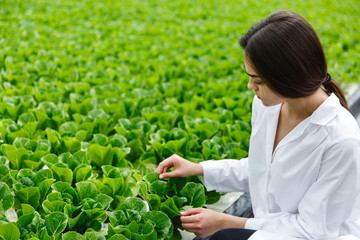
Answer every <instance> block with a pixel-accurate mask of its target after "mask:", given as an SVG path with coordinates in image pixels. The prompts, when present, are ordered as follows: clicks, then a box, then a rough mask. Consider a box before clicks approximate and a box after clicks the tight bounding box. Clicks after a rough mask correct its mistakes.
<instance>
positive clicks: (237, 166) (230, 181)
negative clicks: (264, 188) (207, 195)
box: [200, 158, 249, 192]
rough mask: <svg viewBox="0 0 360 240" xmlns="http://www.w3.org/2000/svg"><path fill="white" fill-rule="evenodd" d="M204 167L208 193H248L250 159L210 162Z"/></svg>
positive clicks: (204, 178) (202, 163)
mask: <svg viewBox="0 0 360 240" xmlns="http://www.w3.org/2000/svg"><path fill="white" fill-rule="evenodd" d="M200 164H201V165H202V167H203V170H204V171H203V172H204V174H203V177H202V180H203V183H204V185H205V187H206V189H207V190H208V191H211V190H216V191H217V192H248V191H249V181H248V178H249V175H248V159H247V158H243V159H241V160H232V159H229V160H208V161H205V162H201V163H200Z"/></svg>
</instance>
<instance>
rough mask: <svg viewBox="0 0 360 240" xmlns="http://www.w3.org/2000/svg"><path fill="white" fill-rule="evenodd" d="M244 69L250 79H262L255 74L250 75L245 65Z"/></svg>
mask: <svg viewBox="0 0 360 240" xmlns="http://www.w3.org/2000/svg"><path fill="white" fill-rule="evenodd" d="M244 68H245V72H246V74H247V75H248V76H249V77H253V78H260V77H259V76H257V75H254V74H250V73H248V72H247V71H246V67H245V64H244Z"/></svg>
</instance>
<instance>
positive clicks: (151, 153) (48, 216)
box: [0, 84, 251, 240]
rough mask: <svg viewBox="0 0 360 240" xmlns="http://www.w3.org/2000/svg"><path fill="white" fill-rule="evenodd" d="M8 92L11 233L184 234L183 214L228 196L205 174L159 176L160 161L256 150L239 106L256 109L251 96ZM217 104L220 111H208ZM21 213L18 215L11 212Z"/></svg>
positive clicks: (5, 174)
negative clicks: (165, 98) (61, 99)
mask: <svg viewBox="0 0 360 240" xmlns="http://www.w3.org/2000/svg"><path fill="white" fill-rule="evenodd" d="M73 85H74V84H73ZM75 85H76V84H75ZM83 86H84V84H82V87H83ZM210 86H211V85H210ZM32 90H33V91H36V90H37V89H36V87H33V88H32ZM214 90H215V89H214ZM137 91H146V90H145V89H137ZM64 92H65V91H64ZM64 92H61V93H62V94H66V93H64ZM90 92H91V91H90ZM4 93H5V94H6V95H7V97H4V101H3V102H1V103H0V104H1V107H0V108H1V112H0V114H1V118H2V120H0V138H1V146H0V155H1V157H0V209H1V211H0V235H1V236H2V237H3V238H4V239H11V240H12V239H19V238H20V239H33V240H35V239H41V240H42V239H45V240H48V239H49V240H50V239H51V240H55V239H112V240H114V239H171V238H172V239H181V236H180V234H179V232H178V231H177V230H178V229H181V223H180V212H181V211H184V210H186V209H187V208H192V207H202V206H203V205H204V204H205V203H207V204H211V203H215V202H217V201H218V200H219V198H220V194H219V193H215V192H206V191H205V189H204V187H203V185H202V184H201V181H200V179H199V177H191V178H184V179H181V178H175V179H169V180H166V181H165V180H160V179H159V177H158V173H156V172H155V171H154V169H155V167H156V166H157V164H158V163H159V162H160V161H162V160H163V159H165V158H167V157H169V156H171V155H172V154H174V153H176V154H179V155H181V156H183V157H185V158H187V159H189V160H191V161H194V162H199V161H203V160H204V159H223V158H234V159H240V158H242V157H244V156H246V155H247V148H248V139H249V132H250V124H249V121H250V114H249V113H248V112H249V111H248V110H245V109H244V108H242V109H240V108H239V107H238V106H240V105H241V106H246V108H250V105H251V95H249V94H248V93H244V94H242V95H241V94H240V95H239V98H238V99H233V98H228V97H219V98H214V99H210V98H209V100H212V102H211V103H208V102H207V101H206V100H204V99H202V100H201V101H202V104H203V105H202V106H200V107H199V104H200V103H196V102H195V103H194V105H191V104H188V105H189V106H190V105H191V106H192V107H190V108H186V107H183V108H181V107H180V106H174V105H170V104H163V106H161V104H159V105H155V106H154V107H152V108H146V107H143V106H139V105H140V104H141V103H144V102H146V101H147V100H149V101H152V100H153V99H151V98H147V97H141V96H140V97H138V98H132V99H130V98H104V95H96V96H94V97H92V98H91V101H90V99H89V101H86V100H85V101H79V102H78V103H75V102H73V103H72V102H70V103H65V104H64V103H58V104H56V103H54V102H52V101H49V100H47V101H42V102H38V101H39V100H38V99H37V98H36V97H34V96H31V95H28V96H26V95H25V96H24V95H23V96H17V95H16V93H14V95H13V96H10V95H11V93H12V92H10V91H8V90H5V91H4ZM47 94H51V93H44V94H43V95H42V97H43V98H46V97H47ZM84 95H85V94H84ZM111 95H113V93H112V94H111ZM98 96H99V98H97V97H98ZM105 96H109V95H107V94H106V95H105ZM154 96H155V98H156V97H159V96H161V95H160V93H159V94H155V95H154ZM101 98H102V99H101ZM94 102H96V104H94ZM213 102H215V104H218V107H217V108H215V110H214V111H213V112H209V111H205V110H203V109H202V108H206V107H208V108H210V105H211V104H214V103H213ZM175 103H176V102H175ZM112 104H113V105H112ZM177 104H179V103H177ZM119 105H121V106H123V108H122V107H119ZM160 106H161V107H160ZM119 109H120V110H122V111H118V110H119ZM140 109H141V110H142V111H138V110H140ZM123 111H124V112H123ZM186 111H192V116H191V115H190V114H189V113H188V112H186ZM119 112H120V113H121V114H123V115H119ZM236 114H239V116H240V115H241V118H238V117H237V116H236ZM14 210H15V212H16V222H10V221H9V219H8V218H7V217H6V216H7V215H8V214H6V213H7V212H8V213H9V212H11V211H13V212H14Z"/></svg>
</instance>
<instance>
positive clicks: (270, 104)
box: [261, 100, 280, 107]
mask: <svg viewBox="0 0 360 240" xmlns="http://www.w3.org/2000/svg"><path fill="white" fill-rule="evenodd" d="M261 102H262V104H263V105H264V106H265V107H271V106H275V105H278V104H280V103H278V102H277V103H271V102H267V101H263V100H261Z"/></svg>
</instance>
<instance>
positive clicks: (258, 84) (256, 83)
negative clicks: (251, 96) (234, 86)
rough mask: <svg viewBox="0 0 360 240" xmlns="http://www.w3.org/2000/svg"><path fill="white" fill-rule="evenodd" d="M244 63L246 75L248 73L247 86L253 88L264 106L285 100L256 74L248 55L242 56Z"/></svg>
mask: <svg viewBox="0 0 360 240" xmlns="http://www.w3.org/2000/svg"><path fill="white" fill-rule="evenodd" d="M244 59H245V61H244V65H245V70H246V73H247V75H249V77H250V78H249V83H248V85H247V86H248V88H249V89H252V90H254V93H255V95H256V96H257V97H258V98H259V99H260V100H261V101H262V103H263V104H264V105H265V106H274V105H277V104H280V103H282V102H284V101H285V98H284V97H281V96H280V95H279V94H277V93H276V92H274V91H273V90H272V89H271V88H269V87H268V86H267V85H266V84H265V83H264V82H263V81H262V80H261V79H260V78H259V77H258V75H257V73H256V70H255V68H254V66H253V65H252V63H251V61H250V59H249V58H248V57H246V56H245V57H244Z"/></svg>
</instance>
